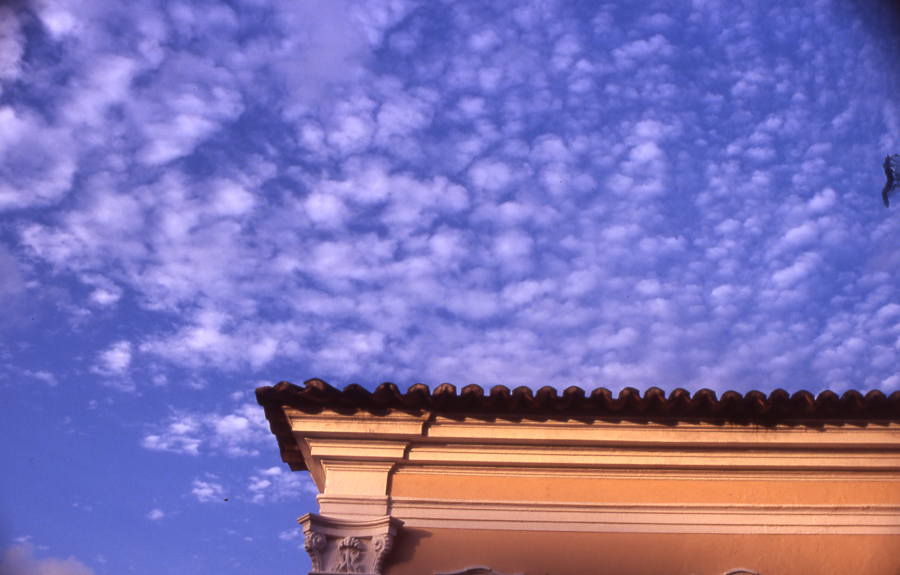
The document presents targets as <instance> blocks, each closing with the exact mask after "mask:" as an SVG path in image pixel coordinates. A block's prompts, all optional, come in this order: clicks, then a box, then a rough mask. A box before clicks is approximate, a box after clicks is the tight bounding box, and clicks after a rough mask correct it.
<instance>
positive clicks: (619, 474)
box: [394, 464, 900, 489]
mask: <svg viewBox="0 0 900 575" xmlns="http://www.w3.org/2000/svg"><path fill="white" fill-rule="evenodd" d="M394 473H395V474H396V475H407V474H409V475H475V476H479V477H485V476H488V477H493V476H502V477H542V478H548V479H549V478H557V477H569V478H584V479H598V478H604V479H607V478H608V479H666V480H671V479H680V480H686V481H693V480H695V479H703V480H709V481H741V480H745V481H746V480H749V481H753V480H760V479H763V480H767V481H769V480H773V479H777V480H778V481H809V480H810V479H813V480H815V481H847V480H851V481H854V482H858V481H891V482H896V483H897V485H898V489H900V476H898V475H897V474H896V473H895V472H893V471H884V470H875V471H858V470H855V469H849V470H842V469H829V470H827V471H825V472H823V471H821V470H808V469H731V470H728V469H696V468H672V469H637V468H629V467H619V468H615V467H612V468H591V469H579V468H577V467H536V466H535V467H507V466H499V465H493V466H492V465H465V464H453V465H445V464H444V465H442V464H433V465H431V464H424V465H415V466H412V465H404V466H402V467H398V468H397V469H396V471H395V472H394Z"/></svg>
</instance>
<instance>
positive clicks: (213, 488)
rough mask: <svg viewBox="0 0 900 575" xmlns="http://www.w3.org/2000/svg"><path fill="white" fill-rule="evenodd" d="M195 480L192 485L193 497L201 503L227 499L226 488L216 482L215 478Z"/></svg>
mask: <svg viewBox="0 0 900 575" xmlns="http://www.w3.org/2000/svg"><path fill="white" fill-rule="evenodd" d="M207 479H208V480H204V479H195V480H194V481H193V483H192V484H191V495H193V496H194V497H195V498H196V499H197V501H199V502H200V503H211V502H213V501H223V500H224V499H225V487H223V486H222V484H221V483H218V482H217V481H216V480H215V477H211V478H207Z"/></svg>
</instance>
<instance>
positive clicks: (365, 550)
mask: <svg viewBox="0 0 900 575" xmlns="http://www.w3.org/2000/svg"><path fill="white" fill-rule="evenodd" d="M297 522H298V523H299V524H300V525H301V526H302V527H303V536H304V544H303V547H304V548H305V549H306V552H307V553H309V557H310V559H311V560H312V570H311V571H310V572H309V573H310V575H339V574H342V573H358V574H360V575H381V567H382V565H383V564H384V559H385V557H386V556H387V554H388V553H390V550H391V547H392V546H393V542H394V536H395V535H396V534H397V529H398V528H399V527H400V525H402V524H403V522H402V521H400V520H399V519H396V518H394V517H391V516H390V515H385V516H384V517H377V518H375V519H368V520H364V521H352V520H348V519H338V518H335V517H325V516H324V515H318V514H316V513H307V514H306V515H304V516H303V517H301V518H300V519H298V520H297Z"/></svg>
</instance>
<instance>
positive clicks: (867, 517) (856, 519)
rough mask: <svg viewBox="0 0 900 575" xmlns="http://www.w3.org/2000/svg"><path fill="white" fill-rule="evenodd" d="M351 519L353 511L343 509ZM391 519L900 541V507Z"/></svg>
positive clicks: (547, 510) (402, 502)
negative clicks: (893, 537) (896, 538)
mask: <svg viewBox="0 0 900 575" xmlns="http://www.w3.org/2000/svg"><path fill="white" fill-rule="evenodd" d="M344 512H345V513H350V512H351V508H350V507H347V508H345V509H344ZM390 513H391V515H392V516H395V517H398V518H401V519H403V522H404V525H406V526H408V527H420V528H446V529H470V530H478V529H484V530H512V531H569V532H620V533H763V534H817V535H831V534H833V535H900V506H897V505H885V506H880V505H879V506H874V505H865V506H849V505H848V506H832V505H702V504H691V505H684V504H669V505H665V504H663V505H660V504H640V505H637V504H636V505H608V504H596V503H591V504H584V503H563V504H560V503H552V504H551V503H545V502H535V501H515V502H496V501H490V502H489V501H463V500H431V499H417V498H405V497H394V498H392V499H391V501H390Z"/></svg>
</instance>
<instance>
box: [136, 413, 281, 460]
mask: <svg viewBox="0 0 900 575" xmlns="http://www.w3.org/2000/svg"><path fill="white" fill-rule="evenodd" d="M269 439H270V433H269V430H268V424H267V423H266V419H265V416H264V414H263V410H262V408H260V407H259V406H258V405H256V404H251V403H246V404H243V405H241V406H239V407H237V408H235V409H234V410H233V411H231V412H226V413H202V412H200V413H198V412H186V411H175V412H174V413H172V415H170V416H169V417H168V418H167V420H166V421H165V423H163V424H160V425H156V426H154V428H153V429H152V431H150V432H148V433H147V434H145V435H144V437H143V439H142V440H141V445H142V446H143V447H145V448H147V449H150V450H153V451H167V452H170V453H180V454H184V455H195V456H196V455H200V454H201V453H221V454H224V455H228V456H231V457H242V456H251V455H256V454H258V453H259V450H258V448H259V447H260V446H262V445H266V444H267V443H269Z"/></svg>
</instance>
